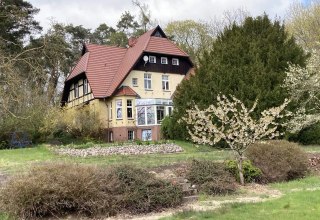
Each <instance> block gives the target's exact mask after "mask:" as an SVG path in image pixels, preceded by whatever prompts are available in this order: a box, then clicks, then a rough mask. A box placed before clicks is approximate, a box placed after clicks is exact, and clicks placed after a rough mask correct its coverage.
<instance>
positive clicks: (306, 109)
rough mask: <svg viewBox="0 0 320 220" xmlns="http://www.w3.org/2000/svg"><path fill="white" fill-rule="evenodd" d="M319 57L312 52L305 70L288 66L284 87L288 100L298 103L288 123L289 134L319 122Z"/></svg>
mask: <svg viewBox="0 0 320 220" xmlns="http://www.w3.org/2000/svg"><path fill="white" fill-rule="evenodd" d="M319 61H320V55H319V53H317V52H315V51H313V52H312V53H311V57H310V58H309V60H308V62H307V66H306V67H305V68H303V67H300V66H297V65H290V66H289V69H288V71H287V77H286V78H285V81H284V85H283V86H284V87H285V88H287V90H288V91H289V94H290V99H291V100H293V101H295V102H297V103H299V107H298V110H297V111H296V112H295V114H294V116H293V117H292V119H291V120H290V121H289V123H288V128H289V130H290V131H291V132H297V131H299V130H301V129H303V128H305V127H307V126H310V125H312V124H314V123H316V122H319V121H320V65H319Z"/></svg>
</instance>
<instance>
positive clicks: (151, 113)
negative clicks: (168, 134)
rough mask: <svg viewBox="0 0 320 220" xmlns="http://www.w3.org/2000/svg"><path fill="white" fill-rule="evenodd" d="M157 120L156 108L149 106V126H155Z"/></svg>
mask: <svg viewBox="0 0 320 220" xmlns="http://www.w3.org/2000/svg"><path fill="white" fill-rule="evenodd" d="M155 120H156V119H155V114H154V107H153V106H147V124H148V125H153V124H155Z"/></svg>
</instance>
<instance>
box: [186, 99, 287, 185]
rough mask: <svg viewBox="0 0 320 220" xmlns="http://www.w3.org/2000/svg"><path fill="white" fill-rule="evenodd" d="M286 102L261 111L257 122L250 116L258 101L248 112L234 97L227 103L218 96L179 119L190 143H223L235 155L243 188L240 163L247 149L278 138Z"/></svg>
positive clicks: (188, 111) (227, 100)
mask: <svg viewBox="0 0 320 220" xmlns="http://www.w3.org/2000/svg"><path fill="white" fill-rule="evenodd" d="M288 103H289V101H288V100H285V102H284V103H283V104H282V105H280V106H278V107H274V108H270V109H268V110H264V111H263V112H262V113H261V117H260V118H259V119H258V120H256V119H254V118H253V117H252V116H251V115H252V113H253V111H254V109H255V108H256V105H257V101H256V102H255V103H254V105H253V106H252V108H251V109H248V108H246V106H245V105H244V104H243V103H242V102H241V101H240V100H239V99H237V98H235V97H234V96H231V97H230V99H228V98H227V97H226V96H224V95H218V97H217V104H216V105H210V106H209V107H208V108H207V109H204V110H200V109H199V107H198V106H195V107H194V108H193V109H189V110H187V114H186V116H185V117H183V118H182V121H185V122H186V123H187V124H188V125H189V126H188V132H189V134H190V137H191V139H192V141H194V142H196V143H198V144H209V145H214V144H215V143H217V142H219V141H220V140H222V139H223V140H225V141H226V143H227V144H228V145H229V147H230V148H231V150H232V152H233V153H234V154H235V156H236V159H237V163H238V168H239V177H240V182H241V184H242V185H243V184H244V177H243V171H242V162H243V159H244V152H245V151H246V150H247V148H248V147H249V146H250V145H251V144H253V143H254V142H256V141H257V140H260V139H263V138H274V137H277V136H279V135H280V133H279V132H278V131H277V128H278V126H279V122H277V121H276V119H278V118H282V117H284V116H285V115H286V114H281V112H282V111H283V110H284V108H285V107H286V106H287V105H288Z"/></svg>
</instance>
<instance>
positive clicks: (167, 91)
mask: <svg viewBox="0 0 320 220" xmlns="http://www.w3.org/2000/svg"><path fill="white" fill-rule="evenodd" d="M162 92H171V91H170V90H162Z"/></svg>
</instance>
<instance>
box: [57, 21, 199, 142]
mask: <svg viewBox="0 0 320 220" xmlns="http://www.w3.org/2000/svg"><path fill="white" fill-rule="evenodd" d="M192 69H193V64H192V62H191V60H190V58H189V56H188V54H186V53H185V52H184V51H182V50H181V49H179V48H178V47H177V46H176V45H175V44H174V43H173V42H171V41H170V40H169V39H168V38H167V36H166V35H165V33H164V32H163V30H162V29H161V28H160V27H159V26H157V27H156V28H154V29H152V30H150V31H148V32H146V33H145V34H143V35H142V36H140V37H139V38H137V39H135V38H130V39H129V42H128V46H127V48H119V47H113V46H103V45H94V44H86V45H84V47H83V50H82V57H81V58H80V60H79V62H78V63H77V65H76V66H75V67H74V68H73V70H72V71H71V73H70V75H69V76H68V77H67V79H66V81H65V86H64V91H63V97H62V105H63V106H66V107H67V108H70V107H76V106H82V105H89V106H90V110H92V111H99V113H100V117H101V120H102V121H103V124H104V126H105V131H106V140H107V141H126V140H134V139H141V140H158V139H160V124H161V121H162V119H163V118H164V117H165V116H166V115H170V114H171V113H172V110H173V104H172V99H171V97H172V94H173V93H174V91H175V89H176V87H177V85H178V84H179V83H180V82H181V81H182V80H183V79H184V77H185V76H186V75H187V74H188V73H189V72H190V71H192Z"/></svg>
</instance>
